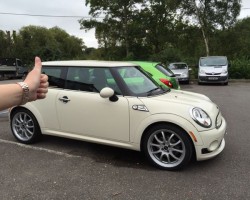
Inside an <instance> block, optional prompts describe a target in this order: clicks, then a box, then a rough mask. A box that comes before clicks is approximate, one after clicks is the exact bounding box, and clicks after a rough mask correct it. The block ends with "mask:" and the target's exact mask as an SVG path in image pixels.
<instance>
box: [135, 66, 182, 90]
mask: <svg viewBox="0 0 250 200" xmlns="http://www.w3.org/2000/svg"><path fill="white" fill-rule="evenodd" d="M132 63H134V64H137V65H139V66H141V68H143V69H144V70H145V71H146V72H148V74H150V75H151V76H152V78H153V79H154V80H155V81H156V82H157V83H158V84H160V85H162V86H164V87H166V86H167V87H168V88H172V89H177V90H179V89H180V85H179V82H178V79H177V78H176V77H175V75H174V73H173V72H172V71H171V70H170V69H168V68H167V67H166V66H164V65H163V64H161V63H158V62H146V61H132Z"/></svg>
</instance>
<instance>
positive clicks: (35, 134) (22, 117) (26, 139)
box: [10, 108, 42, 144]
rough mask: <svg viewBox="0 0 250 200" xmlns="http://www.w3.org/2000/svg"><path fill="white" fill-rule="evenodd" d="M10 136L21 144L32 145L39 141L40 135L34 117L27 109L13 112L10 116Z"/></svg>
mask: <svg viewBox="0 0 250 200" xmlns="http://www.w3.org/2000/svg"><path fill="white" fill-rule="evenodd" d="M10 126H11V131H12V134H13V135H14V136H15V138H16V139H17V140H18V141H19V142H21V143H23V144H32V143H35V142H37V141H38V140H40V138H41V136H42V134H41V130H40V126H39V125H38V122H37V120H36V118H35V116H34V115H33V114H32V113H31V112H30V111H29V110H27V109H24V108H20V109H17V110H14V111H13V113H11V116H10Z"/></svg>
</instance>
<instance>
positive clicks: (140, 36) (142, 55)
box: [0, 0, 250, 65]
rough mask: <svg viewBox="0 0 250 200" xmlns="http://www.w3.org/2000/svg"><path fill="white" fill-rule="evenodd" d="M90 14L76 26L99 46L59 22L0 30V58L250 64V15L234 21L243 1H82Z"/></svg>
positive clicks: (28, 60) (27, 61) (26, 60)
mask: <svg viewBox="0 0 250 200" xmlns="http://www.w3.org/2000/svg"><path fill="white" fill-rule="evenodd" d="M85 3H86V5H87V6H89V7H90V12H89V15H90V16H92V18H91V19H81V20H79V24H80V28H81V29H83V30H85V31H88V30H90V29H95V36H96V38H97V40H98V44H99V47H98V48H87V47H86V46H85V45H84V41H83V40H82V39H79V38H77V37H75V36H70V35H69V34H68V33H67V32H65V31H64V30H62V29H60V28H59V27H53V28H50V29H47V28H45V27H39V26H27V27H23V28H22V29H21V30H20V31H18V32H16V31H14V32H13V33H10V32H6V31H3V30H2V31H1V30H0V46H1V49H0V57H18V58H21V59H22V60H23V61H25V62H26V63H29V62H30V61H31V62H33V57H34V56H35V55H39V56H41V57H42V58H43V60H67V59H99V60H151V61H159V62H164V63H169V62H177V61H184V62H187V63H188V64H190V65H192V64H196V63H197V62H198V59H199V57H201V56H206V55H224V56H227V57H228V58H229V60H231V61H233V63H244V65H245V63H249V59H250V48H249V46H250V18H244V19H241V20H238V19H237V17H238V16H239V13H240V10H241V0H227V1H225V0H199V1H196V0H186V1H182V0H86V1H85ZM247 65H248V64H247Z"/></svg>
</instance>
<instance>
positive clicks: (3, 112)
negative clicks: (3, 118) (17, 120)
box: [0, 110, 8, 115]
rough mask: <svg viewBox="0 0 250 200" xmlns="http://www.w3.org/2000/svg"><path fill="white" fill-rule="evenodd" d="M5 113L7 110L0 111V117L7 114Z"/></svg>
mask: <svg viewBox="0 0 250 200" xmlns="http://www.w3.org/2000/svg"><path fill="white" fill-rule="evenodd" d="M7 113H8V110H3V111H0V115H1V114H7Z"/></svg>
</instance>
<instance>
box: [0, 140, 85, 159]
mask: <svg viewBox="0 0 250 200" xmlns="http://www.w3.org/2000/svg"><path fill="white" fill-rule="evenodd" d="M0 143H5V144H13V145H16V146H20V147H23V148H26V149H33V150H36V151H44V152H47V153H52V154H55V155H59V156H65V157H67V158H80V157H81V156H75V155H71V154H68V153H63V152H60V151H54V150H50V149H45V148H41V147H34V146H29V145H26V144H21V143H17V142H12V141H8V140H2V139H0Z"/></svg>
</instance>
